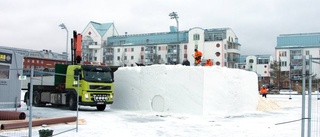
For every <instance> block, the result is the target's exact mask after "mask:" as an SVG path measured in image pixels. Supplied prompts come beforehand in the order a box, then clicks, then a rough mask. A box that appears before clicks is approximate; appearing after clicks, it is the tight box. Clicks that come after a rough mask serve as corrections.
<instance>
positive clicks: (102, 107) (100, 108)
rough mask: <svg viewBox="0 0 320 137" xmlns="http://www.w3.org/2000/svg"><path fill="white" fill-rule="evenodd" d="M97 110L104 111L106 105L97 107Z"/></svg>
mask: <svg viewBox="0 0 320 137" xmlns="http://www.w3.org/2000/svg"><path fill="white" fill-rule="evenodd" d="M97 109H98V110H99V111H104V109H106V105H98V106H97Z"/></svg>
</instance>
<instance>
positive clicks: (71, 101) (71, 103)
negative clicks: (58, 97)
mask: <svg viewBox="0 0 320 137" xmlns="http://www.w3.org/2000/svg"><path fill="white" fill-rule="evenodd" d="M68 108H69V109H70V110H77V99H76V96H75V95H74V94H70V95H69V98H68Z"/></svg>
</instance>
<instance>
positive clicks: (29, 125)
mask: <svg viewBox="0 0 320 137" xmlns="http://www.w3.org/2000/svg"><path fill="white" fill-rule="evenodd" d="M16 70H19V69H5V68H0V75H2V76H0V125H1V129H0V136H29V137H31V136H39V135H40V136H41V135H45V134H46V135H52V136H55V135H59V134H63V133H65V132H69V131H71V132H76V131H78V109H77V110H76V111H72V110H69V109H68V108H66V107H65V106H64V105H57V104H55V103H50V102H49V103H48V102H47V103H42V104H41V105H39V104H34V103H35V102H36V101H34V99H38V100H40V101H44V98H47V99H48V98H50V100H54V99H58V100H59V98H54V97H53V96H51V95H50V93H49V92H46V93H43V92H42V94H40V95H39V93H40V92H38V91H35V90H33V87H35V85H42V86H43V87H46V86H48V87H55V86H56V85H55V76H57V75H59V77H60V79H63V78H65V77H66V75H65V74H57V73H52V72H43V71H36V70H34V69H33V68H32V69H31V70H24V71H30V73H31V74H30V76H28V77H27V76H24V75H23V73H22V71H23V70H22V69H20V70H19V71H17V72H18V73H17V75H16V74H15V73H14V74H12V73H11V71H16ZM35 74H36V75H35ZM78 82H79V81H78ZM38 90H39V89H38ZM58 90H61V89H58ZM61 98H63V97H60V99H61ZM44 102H45V101H44ZM77 104H78V103H77Z"/></svg>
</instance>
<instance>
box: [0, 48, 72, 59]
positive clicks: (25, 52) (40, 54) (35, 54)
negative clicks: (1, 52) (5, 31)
mask: <svg viewBox="0 0 320 137" xmlns="http://www.w3.org/2000/svg"><path fill="white" fill-rule="evenodd" d="M0 49H6V50H11V51H14V52H16V53H18V54H20V55H22V56H24V57H31V58H42V59H51V60H65V58H66V54H59V53H55V52H52V51H51V50H46V49H43V50H42V51H41V50H40V51H39V50H33V49H23V48H14V47H5V46H0ZM45 54H48V55H49V56H45Z"/></svg>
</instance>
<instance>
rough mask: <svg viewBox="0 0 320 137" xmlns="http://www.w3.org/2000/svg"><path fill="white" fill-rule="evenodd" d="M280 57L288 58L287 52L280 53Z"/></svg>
mask: <svg viewBox="0 0 320 137" xmlns="http://www.w3.org/2000/svg"><path fill="white" fill-rule="evenodd" d="M279 56H280V57H286V56H287V52H285V51H279Z"/></svg>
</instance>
